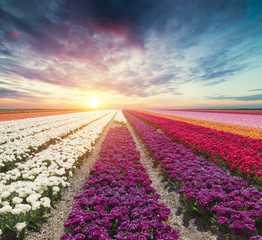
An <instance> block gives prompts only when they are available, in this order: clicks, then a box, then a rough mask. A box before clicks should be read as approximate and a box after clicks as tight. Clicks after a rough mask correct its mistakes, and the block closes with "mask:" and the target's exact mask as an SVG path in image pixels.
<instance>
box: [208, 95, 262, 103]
mask: <svg viewBox="0 0 262 240" xmlns="http://www.w3.org/2000/svg"><path fill="white" fill-rule="evenodd" d="M208 99H215V100H224V99H232V100H237V101H261V100H262V94H255V95H249V96H237V97H228V96H218V97H208Z"/></svg>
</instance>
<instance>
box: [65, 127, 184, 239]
mask: <svg viewBox="0 0 262 240" xmlns="http://www.w3.org/2000/svg"><path fill="white" fill-rule="evenodd" d="M139 158H140V153H139V152H138V151H136V146H135V143H134V140H133V139H132V136H131V134H130V132H129V131H128V129H127V128H126V127H120V128H118V127H116V128H113V129H110V130H109V132H108V135H107V137H106V139H105V141H104V143H103V145H102V150H101V152H100V159H99V160H98V161H97V162H96V164H95V165H94V168H93V170H92V171H91V172H90V176H89V181H87V183H86V185H85V186H83V188H84V189H85V191H84V192H83V193H81V194H78V195H76V196H75V197H74V198H75V199H76V201H75V204H74V206H73V209H72V212H71V213H70V214H69V217H68V220H67V221H66V222H65V224H64V226H65V227H66V229H67V232H68V233H67V234H65V235H64V236H63V237H62V238H61V240H69V239H93V240H95V239H100V240H103V239H118V240H122V239H123V240H124V239H130V240H131V239H133V240H135V239H166V240H168V239H170V240H171V239H177V238H178V236H179V235H178V233H177V232H176V231H175V230H174V229H172V228H171V227H170V226H169V225H167V224H166V223H165V222H166V221H167V220H168V214H169V212H170V210H169V209H168V208H167V207H166V206H165V205H164V204H162V203H158V200H159V198H160V195H159V194H157V193H155V190H154V189H153V188H152V187H151V186H150V183H151V180H150V179H149V176H148V175H147V174H146V173H145V168H144V167H143V166H142V165H141V163H140V162H139Z"/></svg>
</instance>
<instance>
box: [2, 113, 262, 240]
mask: <svg viewBox="0 0 262 240" xmlns="http://www.w3.org/2000/svg"><path fill="white" fill-rule="evenodd" d="M168 112H169V113H168V114H169V115H167V111H166V112H163V113H160V111H130V110H125V111H123V112H122V111H121V110H118V111H116V110H100V111H92V112H78V113H67V114H59V115H53V116H45V117H35V118H27V119H18V120H12V121H2V122H0V130H1V131H0V239H3V240H9V239H19V240H20V239H32V240H34V239H61V240H73V239H92V240H96V239H98V240H99V239H101V240H109V239H119V240H125V239H127V240H136V239H141V240H144V239H159V240H160V239H161V240H162V239H163V240H172V239H174V240H175V239H181V240H185V239H190V240H191V239H192V240H193V239H210V240H211V239H212V240H213V239H214V240H215V239H219V238H224V239H225V240H226V239H239V240H240V239H250V240H259V239H262V231H261V229H262V192H261V184H262V139H261V138H259V137H256V135H255V134H254V135H252V134H251V135H252V136H245V135H244V134H242V133H243V132H245V131H244V130H243V129H244V128H246V129H248V130H246V132H247V131H249V132H250V133H252V131H256V130H257V131H258V132H259V131H260V128H259V126H258V125H254V124H255V123H254V122H253V123H252V124H253V126H252V127H244V126H242V125H235V124H236V122H235V124H232V122H231V123H230V124H228V123H222V122H220V123H215V122H212V120H211V118H210V119H209V120H206V119H205V120H203V119H201V120H198V119H192V118H190V117H189V116H186V117H184V116H183V117H181V116H178V117H177V116H176V115H175V113H176V112H183V111H168ZM170 112H174V114H173V115H172V114H170ZM184 112H185V113H186V112H187V111H184ZM198 113H200V114H206V112H198ZM208 114H219V113H217V112H215V113H212V112H208ZM223 114H224V113H223ZM171 115H172V116H171ZM239 115H241V114H240V113H239V114H235V116H239ZM243 115H244V114H243ZM246 115H248V114H246ZM206 116H207V115H206ZM253 116H254V117H255V118H257V117H258V116H259V115H258V114H253ZM247 117H249V118H250V119H251V116H249V115H248V116H247ZM221 118H223V117H221ZM231 118H232V119H233V116H231ZM199 121H200V122H199ZM232 121H233V120H232ZM236 121H237V120H236ZM229 125H230V130H229V128H228V127H229ZM223 126H224V129H222V128H223ZM232 129H234V131H232ZM240 129H242V130H240ZM254 129H255V130H254ZM242 131H243V132H242ZM237 132H238V133H237ZM138 149H140V150H138ZM91 158H92V159H93V160H92V161H91V160H90V159H91ZM142 159H143V160H142ZM150 164H151V165H152V166H153V167H151V168H150V167H149V166H150ZM84 165H85V166H88V168H85V171H82V172H81V174H82V175H81V176H78V174H80V172H79V171H78V169H81V168H83V166H84ZM226 169H228V171H225V170H226ZM229 170H230V171H234V172H235V174H234V176H233V175H231V174H230V171H229ZM152 171H158V172H159V173H160V175H159V176H157V178H160V179H156V178H155V177H152V174H151V173H152ZM236 176H238V177H236ZM80 177H81V179H82V180H81V182H80V181H79V182H78V184H77V185H79V188H77V189H78V190H75V189H73V188H76V187H75V184H72V185H71V184H70V182H71V183H72V179H75V181H78V180H77V179H78V178H79V179H80ZM155 182H160V183H163V184H164V185H161V184H158V185H156V184H154V183H155ZM251 183H252V185H251ZM81 186H82V187H81ZM166 186H169V187H168V188H167V187H166ZM68 191H72V192H74V194H73V195H72V197H71V198H70V199H67V200H66V201H67V202H68V205H66V206H67V209H65V207H63V205H62V204H63V201H65V200H63V199H64V198H63V196H64V195H65V194H66V193H67V192H68ZM172 191H174V193H175V194H177V196H178V199H175V198H176V195H175V194H172ZM162 193H163V194H164V193H165V196H164V195H162ZM168 196H169V197H168ZM179 199H180V200H179ZM163 201H164V202H165V203H163ZM179 201H181V204H180V205H178V204H177V206H176V205H174V204H173V203H174V202H176V203H178V202H179ZM68 206H69V209H68ZM180 208H182V209H181V210H180ZM52 209H55V212H56V213H55V214H58V215H59V214H60V213H62V212H65V211H67V214H66V216H65V217H63V218H60V219H59V220H55V221H59V223H55V222H52V221H54V220H53V219H58V218H55V217H54V216H53V215H52V214H51V213H52V212H53V211H51V210H52ZM180 212H181V213H180ZM174 213H175V214H174ZM188 214H190V215H188ZM194 214H197V215H194ZM174 215H177V216H178V215H181V216H182V218H184V221H181V220H179V219H180V218H178V217H176V216H174ZM188 217H190V219H191V220H190V225H188V224H187V223H186V221H185V219H186V218H188ZM192 219H195V221H199V222H201V223H203V225H206V226H207V227H204V228H205V230H203V229H202V230H201V229H199V228H197V227H196V226H194V224H196V223H192V221H193V220H192ZM196 219H197V220H196ZM188 221H189V220H188ZM57 224H60V225H59V226H61V227H60V229H56V228H55V226H57ZM47 225H48V226H49V228H48V230H45V229H47V228H46V227H47ZM52 225H54V227H53V228H52ZM209 225H210V226H209ZM50 226H51V228H50ZM211 226H212V227H211ZM50 229H51V230H50ZM51 231H52V232H51ZM203 231H205V232H204V233H203ZM55 232H59V233H60V234H57V235H55ZM32 233H34V234H32ZM58 235H59V236H58ZM51 236H56V237H51Z"/></svg>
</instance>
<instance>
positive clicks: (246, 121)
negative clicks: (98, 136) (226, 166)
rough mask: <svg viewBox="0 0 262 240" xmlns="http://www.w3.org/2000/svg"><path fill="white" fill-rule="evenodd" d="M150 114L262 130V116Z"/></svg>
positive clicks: (166, 111)
mask: <svg viewBox="0 0 262 240" xmlns="http://www.w3.org/2000/svg"><path fill="white" fill-rule="evenodd" d="M146 111H148V112H153V113H160V114H166V115H170V116H177V117H186V118H194V119H199V120H206V121H213V122H220V123H228V124H233V125H241V126H246V127H254V128H261V129H262V115H261V114H241V113H239V114H235V113H220V112H219V113H218V112H197V111H175V110H146Z"/></svg>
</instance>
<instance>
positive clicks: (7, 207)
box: [0, 205, 12, 213]
mask: <svg viewBox="0 0 262 240" xmlns="http://www.w3.org/2000/svg"><path fill="white" fill-rule="evenodd" d="M11 211H12V207H11V206H10V205H5V206H4V207H2V208H0V213H8V212H11Z"/></svg>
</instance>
